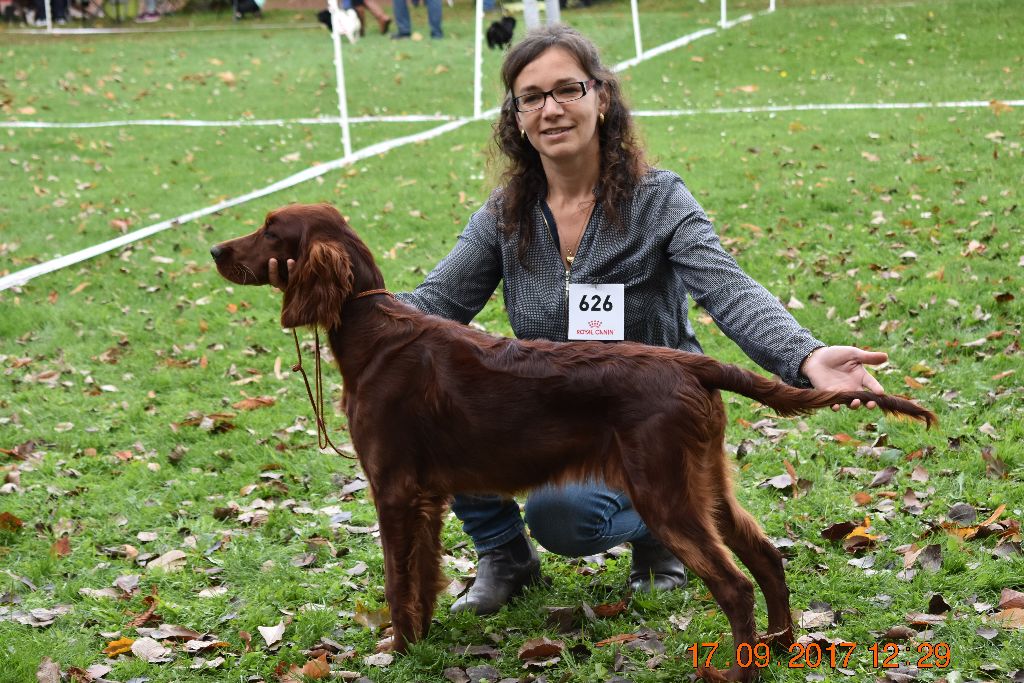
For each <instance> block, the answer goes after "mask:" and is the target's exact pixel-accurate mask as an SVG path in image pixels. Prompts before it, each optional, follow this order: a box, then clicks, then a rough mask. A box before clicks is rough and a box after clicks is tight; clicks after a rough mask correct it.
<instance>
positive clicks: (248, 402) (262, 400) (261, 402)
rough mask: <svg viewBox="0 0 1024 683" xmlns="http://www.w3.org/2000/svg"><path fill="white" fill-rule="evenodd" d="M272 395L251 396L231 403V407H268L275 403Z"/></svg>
mask: <svg viewBox="0 0 1024 683" xmlns="http://www.w3.org/2000/svg"><path fill="white" fill-rule="evenodd" d="M276 402H277V401H276V399H274V397H273V396H252V397H247V398H244V399H242V400H241V401H238V402H237V403H232V404H231V407H232V408H236V409H238V410H256V409H258V408H269V407H270V406H272V405H274V404H275V403H276Z"/></svg>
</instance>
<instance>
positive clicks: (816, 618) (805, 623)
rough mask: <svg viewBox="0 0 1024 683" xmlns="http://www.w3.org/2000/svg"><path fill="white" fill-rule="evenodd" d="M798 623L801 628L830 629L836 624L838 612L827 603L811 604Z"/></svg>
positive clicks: (801, 614) (801, 613)
mask: <svg viewBox="0 0 1024 683" xmlns="http://www.w3.org/2000/svg"><path fill="white" fill-rule="evenodd" d="M797 623H798V624H799V625H800V628H808V629H822V628H829V627H831V626H834V625H835V623H836V612H835V610H834V609H833V608H832V605H830V604H828V603H827V602H816V601H815V602H811V604H810V607H809V608H808V609H806V610H804V611H802V612H800V616H799V618H798V619H797Z"/></svg>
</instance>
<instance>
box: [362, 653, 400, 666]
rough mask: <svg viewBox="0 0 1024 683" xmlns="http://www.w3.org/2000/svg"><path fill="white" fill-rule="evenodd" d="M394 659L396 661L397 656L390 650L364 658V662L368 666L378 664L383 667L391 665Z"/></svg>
mask: <svg viewBox="0 0 1024 683" xmlns="http://www.w3.org/2000/svg"><path fill="white" fill-rule="evenodd" d="M393 661H395V656H394V655H393V654H391V653H390V652H378V653H377V654H375V655H370V656H368V657H364V658H363V664H365V665H366V666H376V667H380V668H382V669H383V668H386V667H388V666H391V662H393Z"/></svg>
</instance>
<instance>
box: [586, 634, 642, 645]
mask: <svg viewBox="0 0 1024 683" xmlns="http://www.w3.org/2000/svg"><path fill="white" fill-rule="evenodd" d="M639 637H640V636H638V635H637V634H635V633H620V634H618V635H617V636H611V637H610V638H605V639H603V640H599V641H597V642H596V643H594V647H605V646H606V645H614V644H615V643H628V642H629V641H631V640H636V639H637V638H639Z"/></svg>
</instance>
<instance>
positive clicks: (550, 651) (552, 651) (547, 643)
mask: <svg viewBox="0 0 1024 683" xmlns="http://www.w3.org/2000/svg"><path fill="white" fill-rule="evenodd" d="M563 650H565V643H563V642H562V641H560V640H551V639H550V638H543V637H542V638H534V639H533V640H528V641H526V642H525V643H523V645H522V647H520V648H519V659H520V660H521V661H526V660H528V659H547V658H549V657H557V656H559V655H561V654H562V651H563Z"/></svg>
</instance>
